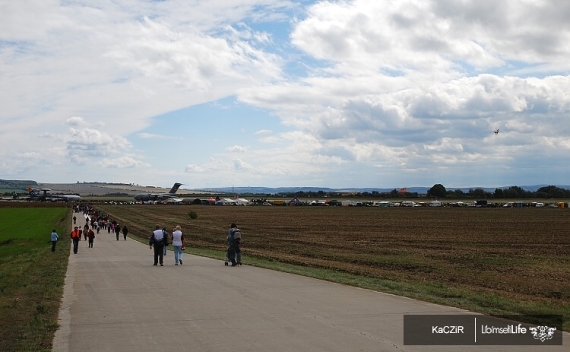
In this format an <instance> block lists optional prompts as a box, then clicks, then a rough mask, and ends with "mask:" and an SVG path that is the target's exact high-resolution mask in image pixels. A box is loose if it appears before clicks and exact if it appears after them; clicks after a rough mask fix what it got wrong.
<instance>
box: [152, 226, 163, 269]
mask: <svg viewBox="0 0 570 352" xmlns="http://www.w3.org/2000/svg"><path fill="white" fill-rule="evenodd" d="M164 241H165V233H164V231H162V229H161V228H160V226H158V225H156V228H155V230H154V231H153V232H152V235H151V236H150V240H149V241H148V245H149V248H151V249H152V248H153V247H154V264H153V265H157V264H158V263H159V262H160V266H163V260H164Z"/></svg>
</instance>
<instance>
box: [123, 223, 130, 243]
mask: <svg viewBox="0 0 570 352" xmlns="http://www.w3.org/2000/svg"><path fill="white" fill-rule="evenodd" d="M122 232H123V237H124V238H125V241H126V240H127V234H128V233H129V229H128V228H127V225H125V226H123V230H122Z"/></svg>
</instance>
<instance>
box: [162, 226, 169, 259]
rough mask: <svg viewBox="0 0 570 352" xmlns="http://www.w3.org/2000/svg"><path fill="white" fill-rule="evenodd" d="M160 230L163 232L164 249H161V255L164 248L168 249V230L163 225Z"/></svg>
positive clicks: (164, 250)
mask: <svg viewBox="0 0 570 352" xmlns="http://www.w3.org/2000/svg"><path fill="white" fill-rule="evenodd" d="M162 232H164V247H163V248H164V249H163V252H164V253H163V255H166V250H167V249H168V232H166V229H165V228H164V227H163V228H162Z"/></svg>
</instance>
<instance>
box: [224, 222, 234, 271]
mask: <svg viewBox="0 0 570 352" xmlns="http://www.w3.org/2000/svg"><path fill="white" fill-rule="evenodd" d="M233 226H235V224H232V225H231V227H230V229H229V230H228V236H227V241H228V260H226V266H227V265H228V261H230V262H232V266H236V265H237V264H236V248H235V241H234V232H233Z"/></svg>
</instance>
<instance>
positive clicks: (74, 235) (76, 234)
mask: <svg viewBox="0 0 570 352" xmlns="http://www.w3.org/2000/svg"><path fill="white" fill-rule="evenodd" d="M71 240H72V241H73V253H74V254H77V248H78V247H79V241H80V240H81V230H79V227H77V226H75V228H74V229H73V231H71Z"/></svg>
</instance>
